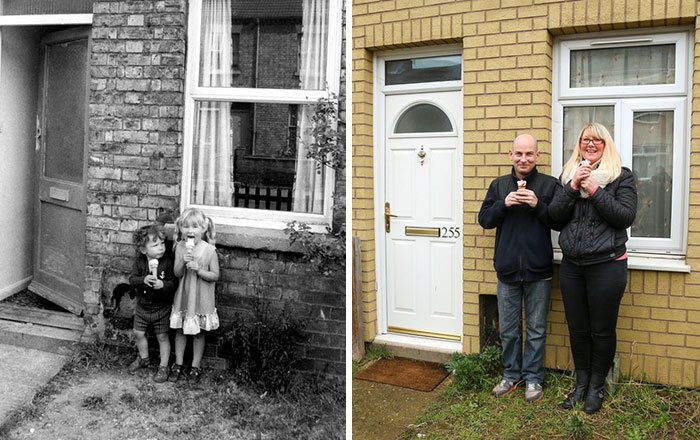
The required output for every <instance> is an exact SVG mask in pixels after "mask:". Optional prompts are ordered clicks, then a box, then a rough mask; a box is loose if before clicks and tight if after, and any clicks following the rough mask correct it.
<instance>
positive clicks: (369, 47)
mask: <svg viewBox="0 0 700 440" xmlns="http://www.w3.org/2000/svg"><path fill="white" fill-rule="evenodd" d="M613 5H614V6H613ZM697 13H698V11H697V6H696V2H694V1H690V0H683V1H675V0H674V1H671V0H668V1H665V0H659V1H653V2H652V1H650V0H649V1H647V0H642V1H638V0H627V1H615V2H613V1H612V0H590V1H589V0H578V1H560V0H551V1H541V0H473V1H451V0H444V1H440V0H436V1H434V0H389V1H363V0H354V1H353V29H352V32H353V57H352V62H353V111H354V115H355V119H354V121H353V122H354V124H353V169H352V179H353V214H352V216H353V217H352V218H353V235H357V236H359V237H360V238H361V239H362V275H363V305H364V320H365V339H366V340H367V341H371V340H372V339H373V338H374V336H375V334H376V301H377V298H376V297H377V292H376V288H375V280H376V279H375V275H374V273H375V270H376V267H375V265H374V240H375V237H374V217H375V214H374V212H373V203H374V195H373V177H374V176H373V168H372V167H373V161H374V145H373V138H372V131H373V127H372V99H373V97H372V81H373V78H372V58H373V52H374V51H379V50H386V49H392V48H405V47H414V46H420V45H436V44H440V43H444V42H449V41H454V40H455V39H456V40H457V41H459V42H461V44H462V46H463V56H464V72H463V76H464V109H463V114H464V163H465V167H464V231H465V234H464V247H465V252H464V303H465V308H464V310H465V313H464V322H465V328H464V344H463V349H464V351H465V352H475V351H478V350H479V349H480V347H479V328H478V322H479V320H478V314H479V301H478V297H479V295H481V294H485V295H493V294H495V292H496V276H495V273H494V271H493V266H492V262H491V259H492V257H493V242H494V236H495V233H494V231H484V230H483V229H482V228H481V227H480V226H479V225H478V223H477V220H476V217H477V213H478V210H479V208H480V206H481V202H482V200H483V197H484V195H485V193H486V189H487V188H488V184H489V183H490V181H491V180H492V179H493V178H495V177H496V176H499V175H502V174H506V173H508V172H509V171H510V164H509V162H508V160H507V157H506V153H507V152H508V150H509V148H510V145H511V142H512V140H513V138H514V137H515V136H516V135H517V134H519V133H522V132H529V133H531V134H533V135H534V136H535V137H536V138H537V139H538V140H539V141H540V144H539V145H540V150H541V151H542V157H541V159H540V165H541V166H540V169H541V170H542V171H544V172H549V171H550V168H549V165H550V163H551V155H550V152H551V128H552V126H551V102H552V94H551V83H552V41H553V37H554V36H556V35H562V34H573V33H581V34H583V33H586V32H595V31H602V30H614V29H626V28H646V27H650V26H671V25H679V24H689V23H695V22H696V16H697ZM695 35H696V37H695V57H696V63H695V64H694V65H695V66H697V65H698V64H697V57H698V55H699V52H700V46H698V43H699V42H700V37H698V35H699V34H698V33H697V27H696V32H695ZM699 83H700V78H699V77H698V74H697V71H696V72H695V75H693V89H692V95H693V97H694V98H695V99H698V98H700V87H698V84H699ZM695 107H697V106H694V108H695ZM697 120H698V114H697V110H693V112H692V114H691V118H690V121H691V124H693V125H692V127H691V147H690V161H691V162H690V163H691V165H696V164H698V157H700V156H699V155H698V153H700V139H699V138H700V132H698V130H697V127H696V124H697ZM698 177H700V176H698V174H697V172H696V171H695V170H694V169H692V170H691V176H690V178H691V184H690V199H689V200H690V205H689V222H688V223H689V226H688V242H689V243H688V250H687V254H686V263H687V264H688V265H690V266H691V268H692V270H693V271H697V270H698V268H700V259H698V258H699V257H700V252H698V251H699V247H698V246H700V234H698V226H697V224H698V222H697V220H698V219H699V218H700V209H699V208H700V206H698V200H700V199H699V198H698V195H697V191H698V185H697V183H698V182H696V180H697V179H698ZM557 276H558V273H557V274H555V280H556V278H557ZM698 283H700V278H699V277H698V276H697V274H696V273H693V272H691V273H690V274H678V273H668V272H655V271H630V272H629V282H628V287H627V293H626V294H625V297H624V299H623V302H622V307H621V310H620V320H619V324H618V353H619V354H620V356H621V363H622V365H621V366H622V372H623V373H624V374H627V375H632V376H635V377H641V376H642V375H646V378H647V379H648V380H650V381H653V382H658V383H666V384H673V385H683V386H688V387H694V386H698V384H700V362H699V361H698V359H700V336H699V335H700V289H698ZM545 365H546V367H549V368H560V369H567V368H571V367H572V365H573V362H572V361H571V359H570V350H569V346H568V330H567V327H566V320H565V318H564V312H563V303H562V300H561V294H560V292H559V289H558V285H557V283H556V282H555V285H554V289H553V292H552V301H551V310H550V314H549V324H548V340H547V349H546V357H545Z"/></svg>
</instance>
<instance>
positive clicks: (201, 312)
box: [168, 208, 219, 383]
mask: <svg viewBox="0 0 700 440" xmlns="http://www.w3.org/2000/svg"><path fill="white" fill-rule="evenodd" d="M176 226H177V232H178V242H177V244H176V245H175V266H174V272H175V276H176V277H178V278H180V285H179V286H178V289H177V292H176V293H175V301H174V302H173V309H172V313H171V315H170V327H171V328H174V329H177V333H176V335H175V364H174V365H173V366H172V369H171V370H170V375H169V376H168V380H169V381H171V382H177V380H178V379H180V378H181V377H183V375H184V372H183V367H182V363H183V358H184V355H185V346H186V344H187V335H194V337H193V339H194V341H193V347H192V368H191V369H190V373H189V380H190V381H191V382H192V383H197V382H199V379H200V376H201V374H202V371H201V369H200V364H201V362H202V356H203V355H204V344H205V336H204V335H205V333H204V331H209V330H216V329H217V328H218V327H219V316H218V315H217V314H216V307H215V306H214V283H215V281H217V280H218V279H219V259H218V257H217V255H216V248H215V247H214V223H213V222H212V221H211V219H210V218H208V217H207V216H206V215H204V213H203V212H202V211H200V210H199V209H195V208H189V209H186V210H185V211H184V212H183V213H182V215H180V217H179V218H178V219H177V221H176Z"/></svg>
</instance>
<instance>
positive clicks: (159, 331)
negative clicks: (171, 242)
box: [129, 225, 178, 382]
mask: <svg viewBox="0 0 700 440" xmlns="http://www.w3.org/2000/svg"><path fill="white" fill-rule="evenodd" d="M134 242H135V244H136V246H137V247H138V255H137V257H136V261H135V262H134V267H133V268H132V270H131V276H130V277H129V284H130V285H131V287H132V288H134V290H136V298H137V299H136V307H135V310H134V336H135V337H136V348H137V349H138V357H137V358H136V360H134V362H132V363H131V365H129V372H130V373H132V374H133V373H135V372H136V371H137V370H138V369H140V368H143V367H147V366H149V364H150V360H149V358H148V339H147V338H146V330H148V329H149V327H153V331H154V332H155V334H156V338H157V339H158V346H159V351H160V366H159V367H158V372H157V373H156V376H155V379H154V380H155V382H165V381H166V380H167V379H168V360H169V358H170V334H169V331H170V322H169V320H170V312H171V309H172V306H173V295H174V293H175V290H176V289H177V284H178V280H177V278H176V277H175V274H174V273H173V253H172V247H170V249H167V248H168V247H169V246H166V243H165V233H164V231H163V228H162V227H161V226H160V225H151V226H145V227H143V228H141V229H139V230H138V231H136V233H135V234H134Z"/></svg>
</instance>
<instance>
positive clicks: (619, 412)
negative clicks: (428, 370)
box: [399, 371, 700, 440]
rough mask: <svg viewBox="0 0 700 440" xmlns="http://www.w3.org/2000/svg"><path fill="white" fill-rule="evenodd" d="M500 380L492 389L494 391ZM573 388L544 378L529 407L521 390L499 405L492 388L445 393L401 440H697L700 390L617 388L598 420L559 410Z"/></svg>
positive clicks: (565, 380)
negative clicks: (539, 397)
mask: <svg viewBox="0 0 700 440" xmlns="http://www.w3.org/2000/svg"><path fill="white" fill-rule="evenodd" d="M497 381H498V379H497V378H494V379H493V382H492V384H491V385H495V383H496V382H497ZM573 388H574V378H573V377H571V376H570V375H568V374H564V373H561V372H551V371H548V372H547V373H546V375H545V383H544V393H545V397H544V398H543V399H542V400H541V401H539V402H537V403H535V404H529V403H527V402H525V401H524V399H523V391H522V388H521V389H518V390H516V391H515V392H513V393H512V394H511V395H509V396H508V397H506V398H503V399H495V398H494V397H493V396H491V394H490V387H487V388H485V389H480V390H477V391H460V390H459V389H458V388H457V387H455V386H454V385H453V386H450V387H448V388H446V390H445V392H444V393H443V395H442V396H441V397H440V399H438V401H436V402H435V403H434V404H432V405H431V406H430V407H429V408H428V409H427V411H426V412H425V413H424V414H423V415H422V416H420V417H419V419H418V420H417V421H416V422H415V423H414V424H413V425H411V427H410V428H409V429H408V430H407V431H405V432H404V433H403V434H402V435H401V436H400V437H399V438H400V439H403V440H407V439H415V438H423V439H504V440H506V439H588V438H591V439H623V440H637V439H639V440H642V439H646V440H659V439H697V438H700V392H699V391H700V390H699V389H695V390H689V389H680V388H674V387H666V386H657V385H652V384H646V383H642V382H635V381H631V380H627V381H623V382H621V383H619V384H618V386H617V387H616V389H615V390H614V391H613V392H612V393H611V394H610V395H609V396H608V397H607V398H606V400H605V401H604V403H603V408H602V409H601V410H600V411H599V412H598V413H596V414H594V415H587V414H585V413H584V412H583V411H582V410H581V408H580V407H577V408H574V409H573V410H571V411H567V410H564V409H561V408H560V407H559V404H560V403H561V401H562V400H563V399H564V397H565V396H566V395H567V393H568V392H569V391H570V390H571V389H573Z"/></svg>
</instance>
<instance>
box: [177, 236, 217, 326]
mask: <svg viewBox="0 0 700 440" xmlns="http://www.w3.org/2000/svg"><path fill="white" fill-rule="evenodd" d="M177 246H178V247H179V248H180V249H179V251H180V252H177V250H176V255H178V257H177V258H182V257H181V256H180V255H185V252H186V247H185V243H184V241H180V242H179V243H178V244H177ZM192 256H193V257H194V261H197V262H198V263H199V267H200V268H201V269H203V270H207V271H208V270H211V265H212V263H213V262H214V261H215V259H216V258H217V256H216V248H215V247H214V246H213V245H211V244H209V243H207V242H206V241H204V240H200V242H199V243H198V244H197V245H196V246H195V247H194V249H192ZM214 285H215V283H214V282H210V281H205V280H203V279H201V278H200V277H199V276H197V272H196V271H194V270H191V269H187V267H185V273H184V275H183V276H182V278H181V279H180V284H179V286H178V288H177V291H176V292H175V300H174V301H173V310H172V313H171V315H170V328H181V329H182V332H183V333H184V334H186V335H196V334H198V333H199V332H200V331H201V330H207V331H208V330H216V329H217V328H219V315H217V313H216V307H215V306H214Z"/></svg>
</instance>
